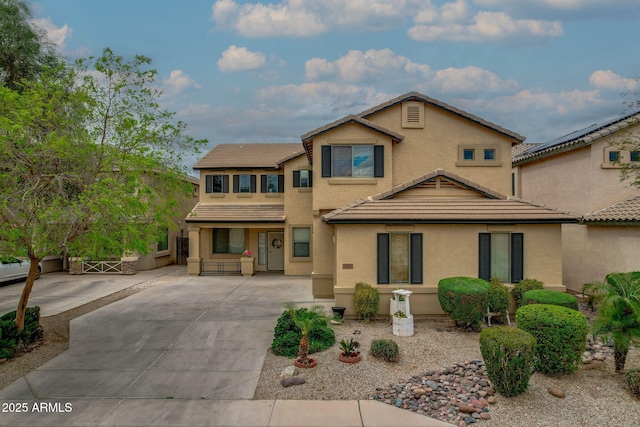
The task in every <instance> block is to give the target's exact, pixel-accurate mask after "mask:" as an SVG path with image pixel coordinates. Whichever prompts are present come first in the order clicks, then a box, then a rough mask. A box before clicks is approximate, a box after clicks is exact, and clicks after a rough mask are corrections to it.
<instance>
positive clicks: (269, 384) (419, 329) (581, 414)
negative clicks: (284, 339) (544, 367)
mask: <svg viewBox="0 0 640 427" xmlns="http://www.w3.org/2000/svg"><path fill="white" fill-rule="evenodd" d="M333 329H334V330H335V332H336V342H337V343H338V342H340V340H341V339H343V338H346V339H349V338H351V337H353V338H354V339H355V340H357V341H358V342H359V343H360V345H361V352H362V361H360V362H359V363H356V364H346V363H342V362H340V361H339V360H338V354H339V352H340V350H339V347H338V345H337V344H336V345H334V346H332V347H331V348H329V349H328V350H326V351H324V352H321V353H315V354H313V355H312V357H314V358H316V359H317V361H318V364H317V366H316V367H315V368H311V369H299V370H298V372H299V373H298V377H301V378H304V380H305V383H304V384H301V385H293V386H290V387H286V388H285V387H283V386H282V384H281V381H282V378H281V373H282V371H283V370H284V369H285V368H287V367H289V366H292V365H293V360H292V359H288V358H286V357H281V356H276V355H274V354H273V353H272V352H271V350H267V354H266V357H265V362H264V365H263V369H262V374H261V376H260V380H259V382H258V387H257V389H256V393H255V396H254V399H292V400H297V399H302V400H304V399H310V400H354V399H378V400H381V401H383V402H386V403H388V404H391V405H396V406H399V407H404V408H405V409H407V410H413V411H415V412H418V411H420V410H422V413H423V414H424V415H425V416H428V415H430V416H433V417H434V418H439V419H442V420H443V421H447V422H450V423H452V424H454V425H466V424H467V421H468V422H469V424H471V423H475V422H477V423H479V425H482V426H486V427H493V426H495V427H498V426H500V427H509V426H514V427H515V426H518V427H520V426H523V425H528V426H580V425H594V426H596V425H609V426H613V425H615V426H633V425H637V422H638V419H640V402H639V401H638V399H637V398H635V397H634V396H633V395H632V394H631V392H630V391H629V389H628V387H627V386H626V384H625V383H624V376H623V375H620V374H615V373H614V367H613V357H612V356H609V357H605V360H604V361H599V360H593V361H591V362H590V363H589V364H584V365H582V366H581V367H580V369H579V370H578V371H577V372H575V373H573V374H569V375H543V374H538V373H536V374H534V375H533V376H532V378H531V381H530V384H529V390H528V391H527V392H525V393H524V394H522V395H520V396H516V397H512V398H506V397H503V396H501V395H499V394H498V393H494V392H493V390H492V389H491V388H490V387H489V388H488V389H487V388H486V387H483V386H482V385H479V384H480V382H481V381H483V380H486V377H485V376H484V373H483V366H480V365H482V362H481V360H482V359H481V355H480V348H479V344H478V336H479V333H472V332H461V331H458V330H457V329H456V328H455V327H454V325H453V322H452V321H451V320H450V319H448V318H438V319H425V320H416V321H415V335H414V336H412V337H396V336H393V335H392V329H391V325H389V324H388V323H387V322H385V321H376V322H374V323H370V324H362V323H360V322H358V321H354V320H346V321H345V322H344V323H343V324H342V325H334V326H333ZM380 338H386V339H389V338H391V339H393V340H395V341H396V342H397V343H398V345H399V347H400V360H399V362H398V363H388V362H385V361H383V360H380V359H377V358H375V357H373V356H372V355H371V354H370V352H369V348H370V345H371V341H372V340H374V339H380ZM596 352H597V353H602V354H603V355H605V356H606V353H607V351H606V348H605V349H604V351H601V350H596ZM598 357H601V356H600V355H598ZM469 364H472V365H476V366H475V367H474V369H473V370H472V373H471V374H470V375H469V377H468V378H467V379H466V380H464V381H463V380H460V379H459V378H458V379H456V375H457V374H456V373H455V372H454V371H455V370H456V369H459V371H460V372H461V373H462V376H463V377H465V376H466V375H467V373H469V372H468V371H469V370H470V368H468V365H469ZM465 366H466V367H465ZM639 366H640V350H639V349H633V350H631V351H630V353H629V356H628V359H627V365H626V368H627V369H631V368H635V367H639ZM474 377H475V378H474ZM463 379H464V378H463ZM427 381H431V382H435V383H437V384H436V385H437V386H438V388H439V389H440V390H439V391H440V393H439V394H438V396H437V399H434V400H430V401H429V404H426V402H425V400H426V399H427V398H429V396H428V395H427V394H428V393H432V392H430V391H429V390H428V389H432V390H433V389H434V387H429V385H427V383H426V382H427ZM445 382H447V383H449V384H445ZM430 385H432V386H433V385H434V384H430ZM476 385H479V386H478V387H477V388H476V389H475V391H470V389H472V388H473V387H474V386H476ZM549 388H552V389H559V390H561V391H563V392H564V394H565V397H564V398H558V397H554V396H553V395H552V394H550V392H549V391H548V389H549ZM480 391H482V392H483V393H482V394H483V395H484V397H482V396H479V395H478V392H480ZM423 392H424V393H423ZM485 393H486V394H485ZM492 395H493V397H494V399H495V403H493V404H488V405H485V404H483V405H482V407H486V408H487V409H485V410H484V412H485V415H484V416H483V417H484V418H490V419H488V420H484V419H482V417H481V415H482V412H483V410H482V409H481V410H480V412H476V413H477V414H478V415H476V417H475V418H474V419H473V420H467V418H469V414H470V413H461V414H457V412H458V410H459V409H458V408H459V407H460V405H466V406H470V405H469V404H470V403H472V400H474V399H475V400H478V401H479V402H478V403H484V402H481V401H480V398H481V397H482V399H484V400H487V399H488V398H489V397H491V396H492ZM420 396H425V397H422V399H421V398H420ZM398 399H400V400H401V402H399V401H398ZM494 399H491V401H493V400H494ZM487 403H488V401H487ZM421 405H422V406H421ZM452 406H456V408H455V409H453V412H455V413H456V414H455V416H453V417H450V416H449V415H450V414H451V413H452V412H451V407H452ZM433 408H436V409H435V410H434V409H433ZM478 408H479V406H478ZM458 416H459V418H458ZM471 418H473V416H472V415H471ZM465 420H467V421H465ZM461 422H463V423H464V424H461Z"/></svg>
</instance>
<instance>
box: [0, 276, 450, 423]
mask: <svg viewBox="0 0 640 427" xmlns="http://www.w3.org/2000/svg"><path fill="white" fill-rule="evenodd" d="M287 301H289V302H294V303H295V304H296V305H297V306H308V305H312V304H314V302H315V303H317V302H319V301H314V299H313V297H312V295H311V284H310V279H309V278H307V277H284V276H281V275H271V274H264V275H256V276H252V277H249V278H246V277H189V276H185V275H180V276H176V277H173V278H172V279H171V280H165V281H162V282H158V283H157V284H156V285H155V286H153V287H151V288H149V289H146V290H144V291H141V292H139V293H137V294H135V295H132V296H130V297H127V298H125V299H123V300H120V301H118V302H115V303H113V304H110V305H108V306H106V307H103V308H101V309H99V310H96V311H94V312H91V313H89V314H87V315H85V316H82V317H80V318H77V319H75V320H73V321H72V323H71V325H70V326H71V329H70V335H71V338H70V348H69V350H68V351H66V352H65V353H63V354H61V355H60V356H58V357H56V358H55V359H53V360H51V361H49V362H48V363H46V364H44V365H43V366H41V367H40V368H38V369H36V370H35V371H33V372H31V373H29V374H28V375H26V376H25V377H23V378H21V379H19V380H17V381H16V382H14V383H13V384H11V385H9V386H8V387H6V388H5V389H3V390H0V404H1V405H2V408H0V410H2V413H0V425H2V426H18V425H37V426H75V425H78V426H98V425H100V426H116V425H117V426H120V425H132V426H134V425H135V426H140V425H211V426H223V425H229V426H296V425H298V426H301V425H308V426H310V425H317V426H328V425H334V426H363V425H367V426H383V425H398V426H400V425H405V426H413V425H422V426H436V425H438V426H439V425H446V424H444V423H440V422H439V421H436V420H432V419H429V418H426V417H423V416H419V415H415V414H410V413H407V412H406V411H402V410H400V409H397V408H393V407H390V406H388V405H384V404H382V403H380V402H365V401H362V402H358V401H351V402H349V401H336V402H326V401H324V402H315V401H302V402H292V401H252V400H250V399H252V398H253V394H254V391H255V388H256V385H257V382H258V379H259V376H260V372H261V369H262V364H263V361H264V356H265V352H266V349H267V348H268V347H269V345H270V343H271V340H272V337H273V328H274V326H275V321H276V319H277V317H278V316H279V315H280V313H282V310H283V303H285V302H287ZM320 302H322V301H320ZM332 302H333V301H324V303H325V304H326V305H329V306H330V305H332ZM301 411H302V412H301ZM301 414H304V417H302V418H301V417H300V415H301ZM303 420H304V421H303Z"/></svg>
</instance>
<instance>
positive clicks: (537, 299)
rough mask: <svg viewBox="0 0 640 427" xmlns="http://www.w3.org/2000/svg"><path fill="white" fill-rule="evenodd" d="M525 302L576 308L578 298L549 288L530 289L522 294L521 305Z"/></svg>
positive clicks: (525, 303)
mask: <svg viewBox="0 0 640 427" xmlns="http://www.w3.org/2000/svg"><path fill="white" fill-rule="evenodd" d="M527 304H551V305H559V306H561V307H567V308H571V309H573V310H577V309H578V299H577V298H576V297H574V296H573V295H570V294H567V293H565V292H559V291H552V290H550V289H532V290H530V291H527V292H525V293H523V294H522V305H527Z"/></svg>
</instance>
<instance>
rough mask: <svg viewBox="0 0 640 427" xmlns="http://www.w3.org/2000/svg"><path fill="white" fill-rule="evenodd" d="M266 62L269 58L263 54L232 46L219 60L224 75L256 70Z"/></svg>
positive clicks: (219, 66)
mask: <svg viewBox="0 0 640 427" xmlns="http://www.w3.org/2000/svg"><path fill="white" fill-rule="evenodd" d="M266 61H267V58H266V56H265V54H264V53H262V52H251V51H249V50H248V49H247V48H246V47H237V46H234V45H231V46H229V48H228V49H227V50H225V51H224V52H222V57H221V58H220V59H219V60H218V68H219V69H220V71H222V72H223V73H230V72H234V71H248V70H255V69H258V68H261V67H263V66H264V65H265V63H266Z"/></svg>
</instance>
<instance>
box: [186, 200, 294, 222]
mask: <svg viewBox="0 0 640 427" xmlns="http://www.w3.org/2000/svg"><path fill="white" fill-rule="evenodd" d="M284 220H285V215H284V205H283V204H271V205H266V204H264V205H263V204H237V203H229V204H206V203H198V204H197V205H196V206H195V207H194V208H193V210H192V211H191V213H190V214H189V215H188V216H187V218H186V221H187V222H189V223H194V222H284Z"/></svg>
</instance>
